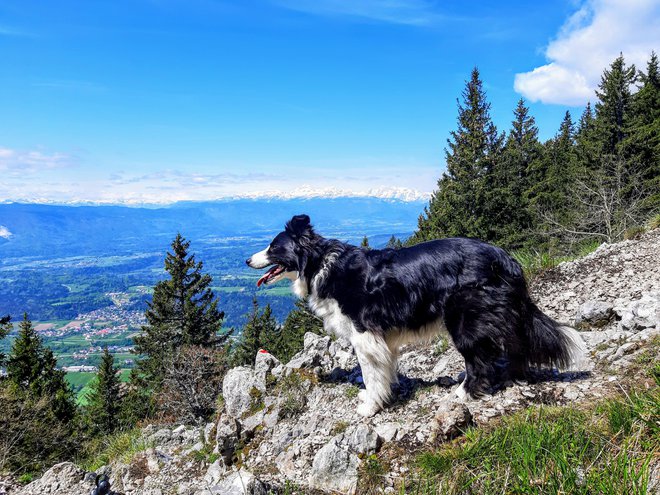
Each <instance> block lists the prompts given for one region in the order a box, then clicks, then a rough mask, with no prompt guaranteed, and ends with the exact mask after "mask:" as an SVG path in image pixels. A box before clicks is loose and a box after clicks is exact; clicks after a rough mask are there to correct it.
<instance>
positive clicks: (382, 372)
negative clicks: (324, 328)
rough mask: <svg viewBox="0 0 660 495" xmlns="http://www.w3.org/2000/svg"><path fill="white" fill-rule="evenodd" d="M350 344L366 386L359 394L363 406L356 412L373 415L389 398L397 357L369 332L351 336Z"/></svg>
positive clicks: (382, 340)
mask: <svg viewBox="0 0 660 495" xmlns="http://www.w3.org/2000/svg"><path fill="white" fill-rule="evenodd" d="M351 344H352V345H353V348H354V349H355V354H356V355H357V358H358V361H359V363H360V368H361V369H362V380H363V381H364V386H365V390H364V392H365V393H364V394H362V393H361V394H360V395H361V397H360V399H361V401H362V403H361V404H360V405H359V406H358V408H357V412H358V414H361V415H362V416H366V417H369V416H373V415H374V414H376V413H377V412H378V411H380V410H381V409H382V408H383V406H384V405H385V404H386V403H387V401H388V400H389V399H390V396H391V395H392V382H393V381H394V378H395V377H396V358H395V356H394V355H393V354H392V352H391V351H390V349H389V347H388V346H387V343H386V342H385V340H384V339H383V338H382V337H381V336H379V335H376V334H373V333H371V332H357V331H356V332H354V333H353V335H351Z"/></svg>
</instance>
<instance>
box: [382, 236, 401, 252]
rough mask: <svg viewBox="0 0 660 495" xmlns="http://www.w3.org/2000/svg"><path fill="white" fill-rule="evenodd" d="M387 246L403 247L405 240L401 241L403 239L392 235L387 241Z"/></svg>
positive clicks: (393, 247)
mask: <svg viewBox="0 0 660 495" xmlns="http://www.w3.org/2000/svg"><path fill="white" fill-rule="evenodd" d="M385 247H386V248H389V249H401V248H402V247H403V242H401V239H399V238H398V237H396V236H394V235H392V237H390V239H389V240H388V241H387V245H386V246H385Z"/></svg>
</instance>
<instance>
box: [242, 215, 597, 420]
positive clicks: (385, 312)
mask: <svg viewBox="0 0 660 495" xmlns="http://www.w3.org/2000/svg"><path fill="white" fill-rule="evenodd" d="M247 264H248V265H249V266H250V267H252V268H257V269H259V268H265V267H267V266H271V268H270V269H269V270H268V271H267V272H266V274H264V275H263V276H262V277H261V278H260V279H259V281H258V282H257V285H261V284H262V283H263V284H272V283H275V282H277V281H279V280H282V279H283V278H288V279H290V280H292V281H293V291H294V292H295V293H296V295H297V296H299V297H303V298H304V297H307V298H308V302H309V307H310V308H311V310H312V311H313V312H314V313H315V314H316V315H317V316H319V317H320V318H322V319H323V322H324V328H325V330H326V331H327V332H329V333H334V334H336V335H337V336H341V337H344V338H346V339H347V340H349V341H350V342H351V344H352V345H353V347H354V348H355V352H356V354H357V357H358V361H359V363H360V367H361V368H362V377H363V380H364V385H365V390H364V391H362V392H361V393H360V396H359V397H360V400H361V404H360V406H359V407H358V413H360V414H362V415H364V416H371V415H373V414H375V413H376V412H378V411H379V410H381V409H382V407H383V406H384V405H385V403H386V402H387V401H388V400H389V398H390V395H391V385H392V383H393V382H394V381H395V380H396V376H397V374H396V373H397V356H398V351H399V347H400V346H401V345H403V344H406V343H408V342H411V341H416V340H427V341H428V340H430V339H431V338H433V337H434V336H436V335H438V334H440V333H441V332H448V333H449V335H450V336H451V338H452V340H453V342H454V345H455V346H456V348H457V349H458V351H459V352H460V353H461V354H462V355H463V357H464V358H465V368H466V374H465V380H464V381H463V382H462V383H461V385H460V386H459V387H458V389H457V390H456V394H457V395H458V396H459V398H461V399H466V398H468V397H470V396H473V397H479V396H480V395H482V394H483V393H484V392H486V391H487V390H488V389H489V387H490V386H491V385H493V383H492V382H493V380H494V379H495V375H496V374H495V363H496V361H498V362H502V361H504V362H506V363H508V364H507V365H508V372H509V373H508V376H510V377H511V378H513V379H517V378H524V377H525V376H526V374H527V372H528V370H529V369H530V368H531V367H552V366H557V367H559V368H563V369H565V368H568V367H570V366H572V365H574V364H577V363H578V360H579V358H580V356H581V354H583V352H584V348H583V344H582V340H581V339H580V337H579V335H578V334H577V332H575V330H573V329H571V328H568V327H563V326H561V325H559V324H558V323H557V322H555V321H554V320H552V319H551V318H550V317H548V316H546V315H545V314H543V313H542V312H541V311H540V310H539V309H538V308H537V307H536V305H535V304H534V303H533V302H532V300H531V299H530V296H529V294H528V292H527V286H526V283H525V278H524V276H523V272H522V269H521V267H520V265H519V264H518V263H517V262H516V261H515V260H513V259H512V258H511V257H510V256H509V255H508V254H507V253H506V252H504V251H503V250H502V249H500V248H497V247H495V246H491V245H489V244H486V243H484V242H481V241H478V240H474V239H463V238H453V239H441V240H437V241H430V242H426V243H423V244H418V245H416V246H412V247H408V248H402V249H398V250H394V249H382V250H378V249H372V250H365V249H362V248H359V247H356V246H351V245H349V244H346V243H343V242H340V241H337V240H334V239H325V238H323V237H321V236H320V235H318V234H317V233H316V232H314V230H313V228H312V226H311V225H310V220H309V217H308V216H307V215H297V216H294V217H293V218H292V219H291V220H290V221H289V222H287V224H286V227H285V229H284V231H283V232H281V233H279V234H278V235H277V236H276V237H275V239H273V241H272V242H271V243H270V245H269V246H268V247H267V248H266V249H264V250H263V251H260V252H258V253H256V254H254V255H253V256H252V257H251V258H250V259H248V260H247Z"/></svg>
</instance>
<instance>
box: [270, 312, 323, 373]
mask: <svg viewBox="0 0 660 495" xmlns="http://www.w3.org/2000/svg"><path fill="white" fill-rule="evenodd" d="M295 304H296V306H295V308H294V309H293V310H291V312H290V313H289V314H288V316H287V317H286V320H285V321H284V325H282V328H281V329H280V331H279V333H278V335H277V339H276V340H275V342H273V343H271V344H270V347H268V348H267V349H268V351H270V352H271V353H272V354H273V355H274V356H275V357H277V358H278V359H279V360H280V361H282V362H283V363H286V362H288V361H289V360H290V359H291V358H292V357H293V356H294V354H296V353H298V352H299V351H301V350H302V349H303V344H304V341H305V334H306V333H307V332H312V333H316V334H319V335H322V334H323V321H322V320H321V319H320V318H318V317H316V316H315V315H314V314H312V312H311V311H310V310H309V308H308V307H307V303H306V302H305V300H303V299H299V300H297V301H296V303H295Z"/></svg>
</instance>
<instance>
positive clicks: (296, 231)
mask: <svg viewBox="0 0 660 495" xmlns="http://www.w3.org/2000/svg"><path fill="white" fill-rule="evenodd" d="M309 222H310V221H309V217H308V216H307V215H296V216H294V217H293V218H292V219H291V220H289V221H288V222H287V223H286V231H287V232H288V233H289V234H291V235H292V236H294V237H302V236H303V235H305V234H306V233H308V232H309V231H311V230H312V226H311V225H310V223H309Z"/></svg>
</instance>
